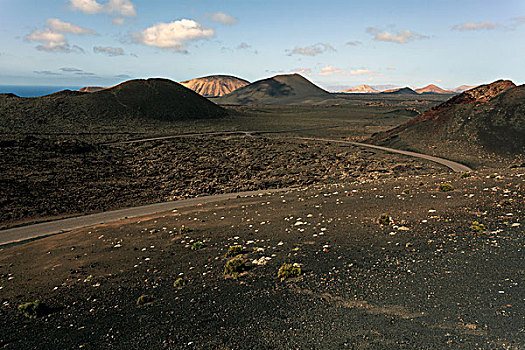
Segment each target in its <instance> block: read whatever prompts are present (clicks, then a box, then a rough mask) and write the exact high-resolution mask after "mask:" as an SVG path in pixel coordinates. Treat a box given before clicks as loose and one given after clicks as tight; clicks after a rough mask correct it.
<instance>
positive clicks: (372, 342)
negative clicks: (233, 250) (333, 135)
mask: <svg viewBox="0 0 525 350" xmlns="http://www.w3.org/2000/svg"><path fill="white" fill-rule="evenodd" d="M218 142H219V141H218ZM220 142H231V141H220ZM236 142H237V141H236ZM243 142H246V143H247V144H250V143H251V142H258V141H255V140H243ZM273 142H276V141H270V140H268V141H267V145H264V144H261V143H256V145H258V147H270V148H271V147H272V144H273ZM281 146H282V145H281ZM142 147H144V148H145V149H144V152H146V151H147V150H148V149H150V150H151V151H153V150H154V149H155V148H156V147H159V146H155V145H144V146H142ZM161 147H165V146H161ZM166 147H167V146H166ZM180 147H182V145H180ZM188 147H189V146H188ZM312 147H313V146H312ZM316 147H321V146H316ZM298 149H299V148H297V149H295V148H294V149H293V151H294V152H298V151H297V150H298ZM122 152H124V151H122ZM288 152H292V150H290V151H288ZM288 152H282V153H288ZM337 152H339V151H337ZM337 152H334V153H335V154H337ZM124 154H125V152H124ZM143 154H144V155H145V154H147V153H143ZM152 154H155V152H153V153H152ZM297 154H301V153H300V152H298V153H297ZM297 154H295V156H296V157H297ZM225 156H228V155H225ZM230 157H233V156H230ZM327 157H328V156H327ZM119 159H120V158H119ZM287 159H288V158H287ZM290 159H291V157H290ZM327 162H328V164H330V163H331V161H327ZM152 164H154V163H152ZM292 164H293V163H292ZM192 171H193V170H192ZM524 176H525V169H524V168H514V169H503V170H499V171H498V172H497V173H495V171H493V170H490V171H489V170H483V171H478V172H474V173H473V174H471V176H467V175H463V176H462V175H461V174H450V173H446V174H444V173H441V174H438V173H433V175H425V176H422V175H404V174H400V175H399V176H398V177H393V176H389V177H387V178H380V179H373V178H371V177H363V178H358V179H359V182H354V181H353V180H354V178H351V177H349V178H346V179H341V180H340V181H337V182H335V183H333V184H321V185H312V186H308V187H301V188H297V189H294V190H288V191H285V192H282V193H276V194H272V195H262V194H261V196H254V197H248V198H238V199H234V200H229V201H225V202H221V203H216V204H208V205H203V206H198V207H195V208H188V209H184V210H181V211H178V212H170V213H166V214H165V215H162V216H159V217H151V218H142V219H135V220H128V221H127V222H125V223H124V224H123V225H116V224H114V225H111V224H110V225H101V226H97V227H93V228H87V229H82V230H78V231H74V232H71V233H67V234H62V235H57V236H52V237H48V238H45V239H41V240H37V241H34V242H30V243H26V244H23V245H17V246H10V247H3V248H1V250H0V297H1V299H2V300H1V303H2V304H1V306H0V316H1V317H0V327H1V329H2V332H0V347H2V348H6V349H33V348H34V349H37V348H39V349H59V348H85V349H114V348H120V349H145V348H155V349H158V348H165V349H180V348H189V349H193V348H195V349H270V348H275V349H283V348H286V349H290V348H309V349H473V348H475V349H522V348H523V347H524V346H525V329H524V324H525V322H524V321H525V308H524V303H523V301H524V299H525V292H524V291H525V289H524V288H523V283H524V282H525V281H524V269H523V267H524V266H525V255H524V254H523V249H524V247H525V240H524V238H525V235H524V233H525V231H524V228H523V227H524V226H523V225H524V224H525V223H524V222H523V217H524V209H525V208H524V199H525V198H524V192H523V178H524ZM445 183H447V184H450V185H452V187H451V188H450V187H449V189H450V191H448V192H443V191H441V190H440V187H441V185H442V184H445ZM443 189H444V188H443ZM382 214H387V215H386V216H384V218H383V220H382V221H381V222H382V223H383V224H381V223H380V222H379V221H378V220H377V219H378V218H379V217H381V216H382ZM233 245H241V246H242V252H241V254H242V255H241V256H240V257H241V258H242V259H243V260H244V261H245V265H246V266H245V269H244V270H243V271H241V273H240V274H239V275H237V276H225V274H224V269H225V264H226V263H227V261H228V259H230V258H226V257H225V254H226V253H227V250H228V248H229V247H231V246H233ZM284 262H287V263H297V264H298V265H299V266H300V268H301V274H300V276H298V277H294V278H289V279H284V280H283V279H280V278H279V277H278V276H277V273H278V270H279V268H280V267H281V265H282V264H283V263H284ZM179 278H182V280H179V285H178V286H174V282H176V281H177V280H178V279H179ZM180 281H184V283H181V282H180ZM143 295H145V296H147V297H143V298H141V302H139V303H138V304H140V305H138V304H137V302H138V300H139V298H140V297H141V296H143ZM36 299H39V300H42V301H43V302H44V303H45V304H47V306H48V307H49V309H47V310H44V311H45V312H43V313H44V315H43V316H41V317H38V318H36V319H29V318H26V317H24V316H23V315H22V313H21V312H20V311H18V310H17V307H18V305H19V304H22V303H24V302H31V301H34V300H36Z"/></svg>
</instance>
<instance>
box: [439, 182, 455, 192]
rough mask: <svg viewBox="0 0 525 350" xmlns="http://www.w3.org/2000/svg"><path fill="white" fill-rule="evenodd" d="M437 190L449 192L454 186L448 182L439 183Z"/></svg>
mask: <svg viewBox="0 0 525 350" xmlns="http://www.w3.org/2000/svg"><path fill="white" fill-rule="evenodd" d="M439 190H440V191H441V192H450V191H453V190H454V186H452V185H451V184H448V183H445V184H441V185H439Z"/></svg>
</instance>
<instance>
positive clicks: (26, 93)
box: [0, 85, 81, 97]
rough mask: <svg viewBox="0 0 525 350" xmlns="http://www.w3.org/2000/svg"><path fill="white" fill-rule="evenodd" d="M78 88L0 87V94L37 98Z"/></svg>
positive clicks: (78, 87)
mask: <svg viewBox="0 0 525 350" xmlns="http://www.w3.org/2000/svg"><path fill="white" fill-rule="evenodd" d="M80 88H81V87H80V86H24V85H0V94H7V93H12V94H15V95H17V96H20V97H38V96H44V95H49V94H52V93H54V92H57V91H62V90H66V89H67V90H78V89H80Z"/></svg>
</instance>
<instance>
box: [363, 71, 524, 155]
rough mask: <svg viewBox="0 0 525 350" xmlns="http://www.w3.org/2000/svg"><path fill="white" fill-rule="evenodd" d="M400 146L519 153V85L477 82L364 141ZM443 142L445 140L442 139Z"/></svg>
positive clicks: (521, 89)
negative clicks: (477, 84)
mask: <svg viewBox="0 0 525 350" xmlns="http://www.w3.org/2000/svg"><path fill="white" fill-rule="evenodd" d="M370 141H372V142H374V143H380V144H387V145H392V146H397V147H403V148H407V147H408V148H416V149H425V148H426V147H433V148H437V149H438V150H440V149H443V150H444V149H446V148H447V146H451V147H455V149H453V148H451V149H449V150H448V152H449V154H454V152H461V151H468V152H472V153H475V152H477V151H480V150H484V151H489V152H494V153H499V154H504V153H511V154H520V153H523V152H524V151H525V85H521V86H516V85H515V84H514V83H512V82H511V81H508V80H499V81H496V82H494V83H492V84H487V85H481V86H479V87H477V88H474V89H471V90H468V91H466V92H464V93H462V94H460V95H457V96H454V97H453V98H451V99H449V100H448V101H446V102H444V103H442V104H440V105H438V106H436V107H434V108H432V109H431V110H430V111H428V112H426V113H424V114H422V115H420V116H418V117H416V118H414V119H411V120H409V121H408V122H406V123H404V124H401V125H400V126H398V127H396V128H394V129H391V130H389V131H387V132H384V133H379V134H376V135H374V136H373V137H372V139H371V140H370ZM443 141H447V142H443ZM458 146H459V147H458Z"/></svg>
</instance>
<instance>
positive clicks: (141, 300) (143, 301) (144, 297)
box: [137, 294, 155, 306]
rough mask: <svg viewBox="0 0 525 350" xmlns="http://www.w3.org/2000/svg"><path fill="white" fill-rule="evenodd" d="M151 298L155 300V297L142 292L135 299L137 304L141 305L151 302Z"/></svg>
mask: <svg viewBox="0 0 525 350" xmlns="http://www.w3.org/2000/svg"><path fill="white" fill-rule="evenodd" d="M153 300H155V298H153V297H152V296H151V295H146V294H142V295H141V296H140V297H139V298H138V299H137V305H138V306H141V305H145V304H149V303H152V302H153Z"/></svg>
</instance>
